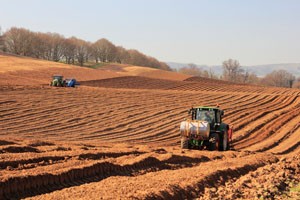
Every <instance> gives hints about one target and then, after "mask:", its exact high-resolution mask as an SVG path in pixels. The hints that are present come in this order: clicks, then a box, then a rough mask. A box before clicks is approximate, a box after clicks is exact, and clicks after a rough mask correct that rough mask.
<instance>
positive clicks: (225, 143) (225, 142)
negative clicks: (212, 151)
mask: <svg viewBox="0 0 300 200" xmlns="http://www.w3.org/2000/svg"><path fill="white" fill-rule="evenodd" d="M228 149H229V143H228V134H227V131H225V132H224V134H223V136H222V141H221V146H220V149H219V150H220V151H227V150H228Z"/></svg>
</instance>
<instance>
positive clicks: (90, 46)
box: [0, 27, 171, 70]
mask: <svg viewBox="0 0 300 200" xmlns="http://www.w3.org/2000/svg"><path fill="white" fill-rule="evenodd" d="M0 50H2V51H4V52H8V53H12V54H16V55H21V56H28V57H33V58H38V59H45V60H50V61H55V62H64V63H67V64H74V65H75V64H76V65H80V66H84V64H85V63H87V62H90V61H93V62H95V63H99V62H115V63H122V64H131V65H139V66H145V67H152V68H158V69H163V70H171V69H170V67H169V66H168V65H167V64H166V63H164V62H160V61H158V60H157V59H155V58H153V57H150V56H147V55H144V54H143V53H141V52H139V51H137V50H134V49H130V50H127V49H125V48H123V47H121V46H116V45H114V44H113V43H112V42H110V41H109V40H107V39H105V38H102V39H99V40H97V41H96V42H93V43H92V42H88V41H85V40H82V39H79V38H76V37H70V38H65V37H64V36H63V35H61V34H58V33H41V32H33V31H30V30H28V29H25V28H17V27H12V28H10V29H9V30H7V31H6V32H4V33H2V34H1V29H0Z"/></svg>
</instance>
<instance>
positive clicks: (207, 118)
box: [180, 106, 233, 151]
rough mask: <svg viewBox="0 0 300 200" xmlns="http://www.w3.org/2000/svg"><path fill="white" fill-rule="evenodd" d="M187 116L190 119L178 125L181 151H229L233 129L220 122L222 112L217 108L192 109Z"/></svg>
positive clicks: (201, 107) (199, 107)
mask: <svg viewBox="0 0 300 200" xmlns="http://www.w3.org/2000/svg"><path fill="white" fill-rule="evenodd" d="M189 115H191V119H190V120H185V121H183V122H181V124H180V135H181V148H182V149H208V150H211V151H214V150H218V151H226V150H229V148H230V144H231V140H232V133H233V129H232V127H229V125H228V124H225V123H223V122H222V117H223V116H224V111H223V110H221V109H220V108H219V106H216V107H209V106H197V107H192V108H191V109H190V110H189Z"/></svg>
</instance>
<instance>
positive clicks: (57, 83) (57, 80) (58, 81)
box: [50, 75, 78, 87]
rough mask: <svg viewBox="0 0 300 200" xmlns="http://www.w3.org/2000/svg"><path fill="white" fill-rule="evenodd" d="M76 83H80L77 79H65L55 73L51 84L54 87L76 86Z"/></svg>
mask: <svg viewBox="0 0 300 200" xmlns="http://www.w3.org/2000/svg"><path fill="white" fill-rule="evenodd" d="M75 85H78V84H77V82H76V79H74V78H71V79H65V80H64V77H63V76H61V75H55V76H53V77H52V81H51V83H50V86H54V87H75Z"/></svg>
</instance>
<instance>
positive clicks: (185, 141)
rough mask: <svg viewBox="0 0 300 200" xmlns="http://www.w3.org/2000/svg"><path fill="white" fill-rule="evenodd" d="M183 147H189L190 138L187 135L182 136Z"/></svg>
mask: <svg viewBox="0 0 300 200" xmlns="http://www.w3.org/2000/svg"><path fill="white" fill-rule="evenodd" d="M181 148H182V149H189V140H188V139H187V138H185V137H181Z"/></svg>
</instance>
